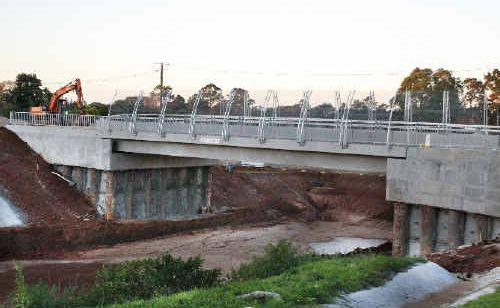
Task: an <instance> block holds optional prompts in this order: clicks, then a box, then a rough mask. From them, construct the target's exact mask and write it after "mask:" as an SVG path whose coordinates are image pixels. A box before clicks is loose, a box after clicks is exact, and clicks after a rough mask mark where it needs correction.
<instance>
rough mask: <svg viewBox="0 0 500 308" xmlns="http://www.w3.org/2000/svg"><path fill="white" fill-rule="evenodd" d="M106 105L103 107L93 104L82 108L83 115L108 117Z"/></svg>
mask: <svg viewBox="0 0 500 308" xmlns="http://www.w3.org/2000/svg"><path fill="white" fill-rule="evenodd" d="M108 109H109V106H108V105H104V104H101V103H98V102H94V103H91V104H88V105H85V106H84V107H83V112H84V113H85V114H90V115H97V116H105V115H108Z"/></svg>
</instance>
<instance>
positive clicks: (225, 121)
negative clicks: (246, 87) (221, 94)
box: [222, 89, 236, 141]
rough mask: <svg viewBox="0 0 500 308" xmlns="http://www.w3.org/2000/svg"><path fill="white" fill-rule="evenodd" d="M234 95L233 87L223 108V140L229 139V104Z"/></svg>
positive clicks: (231, 103)
mask: <svg viewBox="0 0 500 308" xmlns="http://www.w3.org/2000/svg"><path fill="white" fill-rule="evenodd" d="M235 96H236V90H235V89H233V90H231V93H230V94H229V100H228V102H227V103H226V104H225V105H226V108H225V110H224V119H223V122H222V139H223V140H224V141H229V138H230V132H229V115H230V114H231V106H232V105H233V101H234V98H235Z"/></svg>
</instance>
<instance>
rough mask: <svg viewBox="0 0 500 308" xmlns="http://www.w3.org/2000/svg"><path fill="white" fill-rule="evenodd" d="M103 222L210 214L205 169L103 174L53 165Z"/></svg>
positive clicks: (208, 186)
mask: <svg viewBox="0 0 500 308" xmlns="http://www.w3.org/2000/svg"><path fill="white" fill-rule="evenodd" d="M54 168H55V169H56V170H57V171H58V172H59V173H61V175H63V176H64V177H66V178H67V179H69V180H71V181H72V182H74V183H75V187H76V188H77V189H78V190H79V191H81V192H82V193H84V194H85V195H86V196H87V197H88V199H89V201H90V202H91V203H92V204H93V205H94V207H95V208H96V210H97V212H98V213H99V214H100V215H101V216H102V217H103V218H104V219H106V220H109V221H111V220H176V219H189V218H194V217H197V216H198V215H199V214H200V213H203V212H208V211H209V210H210V201H209V200H210V191H211V189H210V186H211V180H210V178H211V176H210V171H209V169H210V168H209V167H182V168H158V169H135V170H120V171H103V170H97V169H92V168H85V167H77V166H63V165H55V166H54Z"/></svg>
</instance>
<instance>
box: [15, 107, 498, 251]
mask: <svg viewBox="0 0 500 308" xmlns="http://www.w3.org/2000/svg"><path fill="white" fill-rule="evenodd" d="M9 129H11V130H13V131H15V132H16V133H17V134H18V135H20V136H21V138H23V139H24V140H25V141H27V142H28V143H29V144H30V145H31V146H32V147H33V148H34V149H35V150H36V151H37V152H39V153H41V154H42V155H43V156H44V157H45V158H46V159H47V160H48V161H49V162H51V163H53V164H55V165H61V166H73V170H75V168H85V169H86V170H98V171H97V172H102V175H101V176H100V181H101V182H102V183H101V184H100V185H98V186H99V187H110V186H113V187H118V188H117V191H118V193H117V192H116V191H113V190H111V189H110V190H109V191H105V189H100V190H99V189H97V191H98V192H96V193H94V194H97V195H100V196H101V197H96V203H97V204H98V205H100V206H101V208H102V212H103V213H104V214H105V215H107V216H109V217H118V218H136V219H148V218H150V217H153V216H151V214H150V213H146V211H145V210H140V211H136V210H135V209H134V208H135V207H134V204H133V203H134V200H130V199H133V198H132V197H130V196H129V195H128V194H127V191H124V190H126V189H125V188H123V187H122V188H120V186H123V185H122V184H120V182H122V181H126V180H123V179H122V180H120V179H119V177H118V176H115V175H117V174H120V172H128V171H127V170H139V169H141V170H155V169H162V168H164V169H175V170H178V169H179V168H181V169H182V168H188V169H186V171H183V172H180V173H179V174H177V175H175V176H174V177H175V179H176V180H177V181H180V182H181V183H187V184H186V185H187V186H185V187H184V188H183V189H185V190H186V191H188V192H184V193H183V194H184V195H183V196H180V197H179V196H177V197H175V198H177V199H178V200H181V199H182V200H181V201H178V202H177V203H176V204H174V205H172V207H175V206H182V207H185V208H187V207H189V204H191V203H193V200H195V201H194V202H195V203H196V206H195V207H197V206H201V204H202V203H203V202H205V203H206V202H207V201H208V200H209V199H210V197H209V194H210V189H209V182H210V177H209V174H208V171H206V168H205V167H203V166H209V165H211V164H214V163H216V162H217V161H247V162H260V163H265V164H273V165H286V166H295V167H301V168H321V169H332V170H339V171H345V172H377V173H384V174H386V176H387V192H386V199H387V200H388V201H395V202H399V203H401V204H400V205H397V206H396V207H395V209H396V211H395V214H396V215H395V217H396V222H395V232H394V234H395V250H396V253H410V254H420V253H427V252H429V251H432V250H434V249H438V248H443V247H444V248H445V247H448V246H449V243H453V245H458V244H460V243H468V242H469V243H470V242H474V241H476V240H478V239H484V238H489V237H495V236H499V235H500V219H499V217H500V185H499V184H498V183H500V156H499V155H498V149H499V148H500V146H499V145H500V128H499V127H495V126H482V125H476V126H472V125H458V124H436V123H415V122H396V121H352V120H340V119H310V118H273V117H239V116H227V115H226V116H211V115H194V116H193V115H169V116H166V115H140V114H132V115H117V116H110V117H94V116H77V115H66V116H64V115H31V114H27V113H13V114H11V118H10V125H9ZM68 145H71V146H68ZM61 168H62V170H63V171H64V168H63V167H61ZM189 168H195V169H192V170H191V169H189ZM196 168H198V169H196ZM87 172H90V171H87ZM147 172H150V171H146V174H145V175H142V178H140V179H139V180H140V181H145V182H146V185H145V186H146V189H152V188H147V187H148V186H155V184H154V182H155V180H154V178H155V177H157V178H161V177H163V176H164V174H162V173H161V174H157V175H155V174H154V171H153V175H150V176H148V173H147ZM169 172H170V171H169ZM137 173H138V172H137V171H136V172H135V174H137ZM189 174H194V175H193V178H192V179H189V177H190V175H189ZM79 177H80V178H82V176H78V174H77V176H76V178H79ZM94 177H96V176H94ZM126 177H127V179H128V181H133V180H134V177H133V176H132V177H130V175H127V176H126ZM149 177H151V178H153V180H151V179H150V178H149ZM88 178H92V175H90V176H87V179H88ZM150 182H153V184H147V183H150ZM189 183H196V184H194V185H191V184H189ZM89 185H90V186H92V185H95V184H92V185H91V184H89V183H88V180H86V183H82V185H81V186H82V190H85V189H86V188H85V187H88V186H89ZM190 185H191V186H190ZM125 186H127V185H125ZM128 186H130V185H128ZM128 186H127V187H128ZM153 190H154V187H153ZM167 191H168V189H167ZM177 191H179V187H177ZM158 193H159V194H160V195H161V194H162V192H161V191H159V192H158ZM120 194H121V195H120ZM148 194H149V193H147V192H146V193H145V194H144V195H146V196H147V195H148ZM171 194H174V193H172V192H171ZM202 196H203V197H202ZM157 199H158V200H160V199H161V197H160V196H158V197H157ZM167 199H168V198H167ZM141 202H142V201H141ZM151 202H153V201H152V200H146V201H144V202H142V203H145V204H148V203H151ZM120 204H128V205H127V206H125V208H124V209H120ZM206 206H209V205H205V207H206ZM142 207H144V208H147V205H144V206H142ZM117 208H118V210H117ZM136 212H138V213H139V214H137V213H136ZM106 213H107V214H106ZM134 215H135V216H134ZM155 217H156V216H155ZM415 226H417V227H415ZM450 230H451V231H450Z"/></svg>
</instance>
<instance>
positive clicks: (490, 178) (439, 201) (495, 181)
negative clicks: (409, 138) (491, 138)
mask: <svg viewBox="0 0 500 308" xmlns="http://www.w3.org/2000/svg"><path fill="white" fill-rule="evenodd" d="M386 198H387V200H388V201H395V202H402V203H409V204H426V205H430V206H433V207H439V208H445V209H451V210H456V211H464V212H468V213H476V214H483V215H486V216H492V217H500V155H499V153H498V151H495V150H486V149H482V150H480V149H478V150H467V149H437V148H430V149H425V148H409V149H408V152H407V157H406V159H393V158H389V159H388V160H387V191H386Z"/></svg>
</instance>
